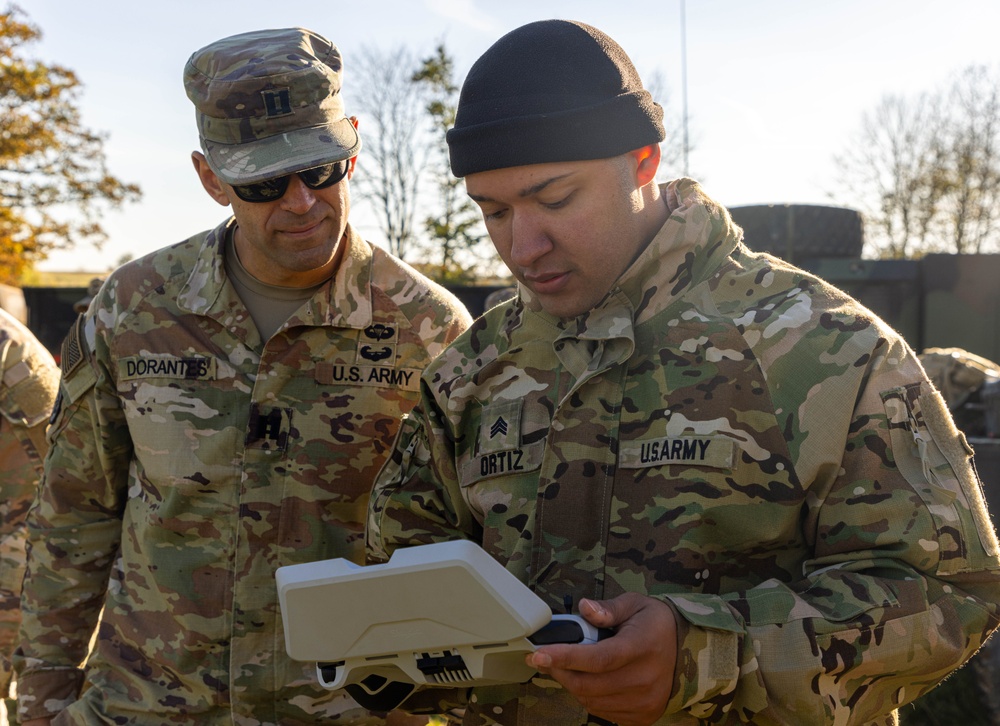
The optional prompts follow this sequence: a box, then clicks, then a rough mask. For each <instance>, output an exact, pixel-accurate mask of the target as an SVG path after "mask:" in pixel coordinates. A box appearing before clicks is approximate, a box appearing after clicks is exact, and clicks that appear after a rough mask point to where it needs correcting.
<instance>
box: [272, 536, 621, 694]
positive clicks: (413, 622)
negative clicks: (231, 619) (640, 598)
mask: <svg viewBox="0 0 1000 726" xmlns="http://www.w3.org/2000/svg"><path fill="white" fill-rule="evenodd" d="M275 577H276V580H277V586H278V600H279V603H280V605H281V614H282V620H283V621H284V633H285V649H286V651H287V652H288V655H289V657H291V658H292V659H294V660H299V661H315V662H316V664H317V665H316V672H317V677H318V679H319V682H320V684H321V685H322V686H323V687H325V688H330V689H338V688H344V689H346V690H347V692H348V693H350V694H351V696H353V697H354V699H355V700H356V701H357V702H358V703H359V704H361V705H362V706H364V707H365V708H369V709H372V710H382V711H388V710H391V709H393V708H395V707H396V706H398V705H399V704H400V703H402V702H403V701H404V700H405V699H406V698H407V697H408V696H409V695H410V693H412V692H413V691H414V690H415V689H416V688H417V686H421V685H433V686H436V687H466V686H472V685H494V684H500V683H521V682H524V681H527V680H529V679H530V678H531V677H532V676H533V675H535V670H534V669H533V668H531V667H530V666H528V665H527V664H526V663H525V662H524V657H525V655H526V654H528V653H531V652H533V651H535V650H536V649H537V648H538V647H540V646H542V645H550V644H553V643H580V644H588V643H596V642H597V641H598V640H600V639H602V638H604V637H606V636H607V635H609V634H610V631H605V630H603V629H598V628H596V627H595V626H593V625H591V624H590V623H588V622H587V621H586V620H584V619H583V618H582V617H580V616H578V615H553V614H552V612H551V611H550V609H549V607H548V606H547V605H546V604H545V603H544V602H543V601H542V599H541V598H539V597H538V596H537V595H535V593H533V592H532V591H531V590H530V589H529V588H528V587H527V586H526V585H524V584H523V583H522V582H521V581H520V580H518V579H517V578H516V577H515V576H514V575H512V574H511V573H510V572H508V571H507V570H506V569H505V568H504V567H503V565H501V564H500V563H499V562H497V561H496V560H494V559H493V558H492V557H491V556H490V555H489V554H487V553H486V552H485V551H484V550H483V549H482V548H480V547H479V546H478V545H476V544H475V543H473V542H469V541H465V540H456V541H452V542H440V543H437V544H430V545H421V546H418V547H409V548H406V549H401V550H397V551H396V552H395V553H394V554H393V555H392V557H391V558H390V560H389V561H388V562H386V563H385V564H382V565H372V566H370V567H361V566H358V565H355V564H353V563H352V562H350V561H348V560H345V559H334V560H323V561H320V562H310V563H307V564H302V565H290V566H287V567H279V568H278V570H277V572H276V573H275Z"/></svg>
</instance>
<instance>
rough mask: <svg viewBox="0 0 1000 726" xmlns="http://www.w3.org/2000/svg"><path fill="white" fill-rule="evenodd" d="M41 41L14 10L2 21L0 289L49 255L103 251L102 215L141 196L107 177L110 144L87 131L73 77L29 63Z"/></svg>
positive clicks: (1, 17) (0, 18) (58, 68)
mask: <svg viewBox="0 0 1000 726" xmlns="http://www.w3.org/2000/svg"><path fill="white" fill-rule="evenodd" d="M39 38H41V32H40V31H39V29H38V28H36V27H35V26H33V25H31V24H30V23H29V22H28V21H27V19H26V17H25V15H24V13H23V11H21V10H20V8H18V7H17V6H10V7H9V8H8V9H7V10H6V11H4V12H3V13H2V14H0V281H2V282H16V281H17V279H18V278H19V276H20V275H21V273H22V272H24V271H26V270H29V269H31V267H32V266H33V265H34V263H36V262H38V261H40V260H44V259H45V258H46V257H47V256H48V254H49V253H50V252H51V251H52V250H55V249H60V248H70V247H73V246H75V245H76V244H79V243H81V242H84V241H87V242H93V243H95V244H100V243H101V242H102V241H104V240H105V239H106V237H107V235H106V233H105V232H104V230H103V229H102V228H101V225H100V222H99V220H100V216H101V213H102V210H103V209H105V208H107V207H109V206H110V207H115V208H117V207H120V206H121V205H122V204H123V203H124V202H126V201H133V200H135V199H138V197H139V195H140V191H139V188H138V187H137V186H135V185H134V184H125V183H123V182H121V181H120V180H118V179H117V178H115V177H114V176H112V175H111V174H110V173H108V170H107V167H106V164H105V159H104V151H103V148H104V141H105V138H106V137H105V136H104V135H101V134H98V133H95V132H93V131H90V130H88V129H87V128H85V127H84V126H83V125H82V123H81V121H80V112H79V109H78V108H77V100H78V98H79V94H80V82H79V80H78V79H77V77H76V75H75V74H74V73H73V72H72V71H70V70H68V69H66V68H63V67H62V66H58V65H46V64H44V63H41V62H38V61H35V60H31V59H29V58H27V57H26V56H25V54H24V52H25V48H26V46H28V45H30V44H31V43H33V42H35V41H37V40H38V39H39ZM72 212H76V214H73V213H72Z"/></svg>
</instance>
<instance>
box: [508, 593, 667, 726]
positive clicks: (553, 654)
mask: <svg viewBox="0 0 1000 726" xmlns="http://www.w3.org/2000/svg"><path fill="white" fill-rule="evenodd" d="M580 614H581V615H582V616H583V617H584V618H585V619H586V620H587V621H588V622H589V623H591V624H593V625H596V626H598V627H601V628H615V629H616V631H617V632H616V633H615V634H614V635H613V636H612V637H610V638H606V639H605V640H601V641H600V642H598V643H595V644H593V645H547V646H545V647H543V648H539V649H538V650H537V651H535V652H534V653H531V654H529V655H528V656H527V658H526V661H527V663H528V665H530V666H532V667H534V668H536V669H538V671H539V672H541V673H545V674H547V675H549V676H551V677H552V678H555V679H556V680H557V681H558V682H559V683H561V684H562V686H563V688H565V689H566V690H567V691H569V692H570V693H572V694H573V696H574V697H575V698H576V699H577V700H578V701H579V702H580V703H581V704H583V706H584V707H585V708H586V709H587V711H588V712H589V713H591V714H593V715H594V716H599V717H600V718H604V719H607V720H609V721H612V722H614V723H617V724H619V725H620V726H647V725H648V724H651V723H653V722H654V721H656V719H658V718H659V717H660V716H662V715H663V711H664V710H665V709H666V707H667V701H668V700H669V699H670V690H671V686H672V684H673V677H674V666H675V664H676V661H677V623H676V621H675V620H674V612H673V610H671V609H670V607H669V606H668V605H666V604H665V603H662V602H660V601H659V600H654V599H653V598H650V597H646V596H645V595H639V594H637V593H626V594H624V595H621V596H619V597H616V598H615V599H613V600H600V601H595V600H581V601H580Z"/></svg>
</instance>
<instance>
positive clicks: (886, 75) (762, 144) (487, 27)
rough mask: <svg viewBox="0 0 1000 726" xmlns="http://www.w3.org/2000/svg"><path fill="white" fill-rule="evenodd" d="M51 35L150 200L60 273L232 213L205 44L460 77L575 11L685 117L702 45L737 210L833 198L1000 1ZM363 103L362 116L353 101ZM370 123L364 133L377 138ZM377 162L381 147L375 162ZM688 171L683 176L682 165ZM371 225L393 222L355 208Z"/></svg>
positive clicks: (46, 19)
mask: <svg viewBox="0 0 1000 726" xmlns="http://www.w3.org/2000/svg"><path fill="white" fill-rule="evenodd" d="M21 6H22V8H23V9H24V10H25V12H26V13H27V15H28V18H29V19H30V21H31V22H33V23H34V24H35V25H37V26H38V27H39V28H40V29H41V31H42V33H43V38H42V41H41V42H40V43H37V44H35V45H34V46H32V47H31V48H30V51H29V54H30V55H31V56H32V57H34V58H36V59H38V60H41V61H43V62H46V63H56V64H60V65H63V66H66V67H68V68H70V69H72V70H73V71H75V72H76V73H77V75H78V76H79V78H80V80H81V81H82V83H83V84H84V88H83V92H82V98H81V108H82V112H83V121H84V123H85V125H87V126H88V127H89V128H91V129H93V130H97V131H101V132H105V133H107V134H108V139H107V141H106V144H105V149H106V153H107V157H108V161H109V166H110V170H111V172H112V173H113V174H115V175H116V176H118V177H119V178H121V179H122V180H124V181H128V182H135V183H138V184H139V185H140V186H141V187H142V189H143V192H144V196H143V199H142V201H141V202H139V203H136V204H132V205H129V206H128V207H126V208H125V209H124V210H122V211H120V212H111V213H109V214H108V215H107V216H106V217H105V219H104V225H105V228H106V229H107V231H108V232H109V234H110V240H109V242H108V243H107V244H106V245H105V248H104V251H103V253H97V252H96V251H95V250H93V249H92V248H89V247H88V248H80V249H77V250H76V251H75V252H72V253H58V254H56V255H54V256H53V257H52V258H51V259H50V260H49V261H47V262H45V263H43V265H42V266H41V267H42V269H47V270H70V271H76V270H101V269H103V268H104V267H105V264H103V263H105V262H107V263H110V264H113V263H114V262H115V261H117V259H118V258H120V257H121V256H122V255H123V254H126V253H131V254H133V255H134V256H139V255H142V254H145V253H146V252H149V251H152V250H153V249H156V248H158V247H162V246H164V245H167V244H171V243H174V242H178V241H180V240H182V239H184V238H186V237H188V236H190V235H191V234H194V233H196V232H198V231H200V230H202V229H206V228H208V227H212V226H215V225H216V224H217V223H218V222H219V221H221V220H222V219H223V218H224V216H225V215H226V213H227V212H226V210H224V209H223V208H222V207H219V206H218V205H216V204H215V203H214V202H213V201H211V200H210V199H209V198H208V196H207V195H206V194H205V193H204V191H203V190H202V189H201V187H200V185H199V184H198V181H197V179H196V177H195V175H194V172H193V170H192V168H191V162H190V152H191V150H193V149H195V148H197V135H196V132H195V127H194V112H193V109H192V107H191V105H190V102H189V101H188V100H187V97H186V96H185V95H184V89H183V87H182V83H181V72H182V69H183V66H184V63H185V61H186V60H187V58H188V56H189V55H190V54H191V52H192V51H194V50H196V49H198V48H200V47H202V46H204V45H206V44H208V43H210V42H212V41H213V40H216V39H218V38H221V37H224V36H227V35H232V34H235V33H240V32H245V31H249V30H258V29H260V28H267V27H289V26H296V25H297V26H304V27H308V28H310V29H312V30H315V31H317V32H319V33H321V34H323V35H325V36H327V37H328V38H330V39H331V40H332V41H333V42H335V43H336V44H337V45H338V46H339V47H340V48H341V51H342V52H343V54H344V59H345V84H347V85H349V84H350V83H351V75H350V72H351V56H352V54H353V53H356V52H358V50H359V49H360V48H362V47H364V46H377V47H380V48H383V49H391V48H394V47H396V46H398V45H400V44H405V45H407V46H409V47H410V48H411V49H412V50H413V51H414V52H415V53H417V54H420V55H423V54H430V52H431V51H432V50H433V48H434V46H435V45H436V43H437V42H439V41H442V40H443V41H444V43H445V45H446V47H447V49H448V51H449V52H450V53H451V54H452V56H453V57H454V58H455V60H456V65H457V69H458V72H459V76H460V77H464V75H465V72H466V71H467V70H468V68H469V66H470V65H471V64H472V63H473V62H474V61H475V59H476V58H477V57H478V56H479V54H480V53H482V52H483V51H484V50H485V49H486V48H487V47H489V46H490V45H491V44H492V43H493V42H494V41H495V40H496V39H497V38H499V37H500V36H501V35H503V34H504V33H506V32H507V31H509V30H511V29H513V28H515V27H517V26H519V25H522V24H524V23H527V22H531V21H533V20H539V19H543V18H553V17H555V18H566V19H573V20H580V21H583V22H586V23H590V24H591V25H595V26H597V27H598V28H600V29H602V30H604V31H605V32H607V33H608V34H609V35H611V36H612V37H613V38H615V40H617V41H618V42H619V44H621V45H622V47H624V49H625V50H626V52H628V53H629V55H630V56H631V57H632V59H633V61H634V62H635V65H636V67H637V68H638V69H639V72H640V73H641V74H643V75H644V76H647V77H648V76H650V75H651V74H653V73H654V72H655V73H659V74H661V76H662V78H663V80H664V82H665V86H666V90H667V92H668V104H667V105H668V107H670V108H671V109H672V110H673V111H674V112H675V113H677V114H679V113H680V111H681V109H682V96H683V93H682V91H683V87H684V74H683V73H682V68H683V65H684V64H683V63H682V53H681V39H682V37H685V38H686V48H687V53H686V60H687V63H686V66H687V74H686V75H687V79H686V80H687V99H688V101H687V108H688V114H689V118H690V123H689V129H690V136H691V139H692V142H693V149H692V151H691V154H690V159H689V170H690V172H691V175H692V176H695V177H697V178H699V179H701V180H702V181H703V182H704V184H705V186H706V188H707V190H708V191H709V193H710V194H712V195H713V196H714V197H715V198H717V199H718V200H720V201H721V202H723V203H724V204H727V205H730V206H731V205H738V204H756V203H771V202H798V203H814V204H826V203H830V198H829V196H828V193H829V192H830V191H831V190H832V189H833V188H834V187H835V173H834V166H833V163H832V160H833V157H834V155H835V154H836V153H838V152H840V151H842V150H843V149H844V148H845V146H846V145H847V144H848V143H849V142H850V139H851V137H852V135H853V134H854V133H856V130H857V128H858V126H859V125H860V122H861V117H862V114H863V113H864V112H865V111H866V110H870V109H872V108H873V107H874V106H875V105H876V104H877V103H878V102H879V100H880V99H881V98H882V97H883V96H884V95H885V94H888V93H899V94H909V93H914V92H918V91H922V90H934V89H936V88H938V87H940V86H941V85H942V84H943V83H944V82H945V80H946V79H947V78H948V77H949V76H950V75H951V74H952V73H954V72H955V71H957V70H959V69H962V68H964V67H966V66H969V65H971V64H987V65H991V66H996V64H997V60H1000V59H998V58H997V54H998V50H997V48H998V43H997V42H996V39H995V33H996V32H997V29H998V28H1000V1H998V0H951V1H950V2H948V3H942V2H931V1H930V0H838V1H837V2H828V1H822V2H810V1H808V0H753V2H748V1H747V0H687V2H686V9H685V14H686V23H685V26H684V27H685V31H686V32H685V33H682V26H681V0H659V1H658V2H647V1H645V0H638V1H637V0H633V2H626V3H623V2H608V0H574V1H573V2H568V1H552V2H542V1H541V0H534V1H533V2H529V1H526V0H506V1H505V2H502V3H500V2H489V3H487V2H481V1H480V0H368V1H363V0H362V1H358V0H354V1H353V2H343V1H342V0H329V1H328V2H324V3H318V2H315V1H310V2H304V1H298V0H284V1H283V2H273V0H268V1H267V2H264V1H262V0H240V1H239V2H230V1H229V0H198V1H197V2H196V1H194V0H167V1H163V2H145V1H144V0H129V1H127V2H126V1H121V2H112V1H110V0H90V2H86V3H82V2H67V1H66V0H29V1H27V2H24V1H23V0H22V3H21ZM348 112H349V113H350V109H348ZM363 124H364V119H363V118H362V127H361V128H362V135H363V131H364V125H363ZM359 162H360V163H362V164H363V163H364V152H363V151H362V157H361V158H360V160H359ZM671 171H672V172H676V173H679V172H680V171H681V170H680V169H673V170H671ZM354 211H355V212H357V214H356V215H354V212H352V218H353V219H354V221H355V223H356V224H357V226H358V227H359V228H360V230H361V232H362V233H363V234H364V235H366V236H367V237H369V238H370V239H371V240H372V241H374V242H378V230H377V227H376V226H375V224H374V223H373V222H372V221H371V218H370V216H366V214H365V212H364V209H363V208H361V207H358V206H357V205H356V209H355V210H354Z"/></svg>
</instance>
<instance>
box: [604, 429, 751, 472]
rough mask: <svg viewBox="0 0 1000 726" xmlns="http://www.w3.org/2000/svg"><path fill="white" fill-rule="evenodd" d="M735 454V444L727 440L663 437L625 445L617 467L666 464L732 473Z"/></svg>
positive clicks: (637, 467)
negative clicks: (701, 467)
mask: <svg viewBox="0 0 1000 726" xmlns="http://www.w3.org/2000/svg"><path fill="white" fill-rule="evenodd" d="M735 453H736V442H735V441H733V440H732V439H731V438H729V437H727V436H661V437H657V438H653V439H640V440H638V441H622V442H621V448H620V449H619V452H618V465H619V466H620V467H622V468H623V469H643V468H646V467H651V466H663V465H664V464H679V465H682V466H706V467H711V468H713V469H731V468H732V466H733V461H734V458H735Z"/></svg>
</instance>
